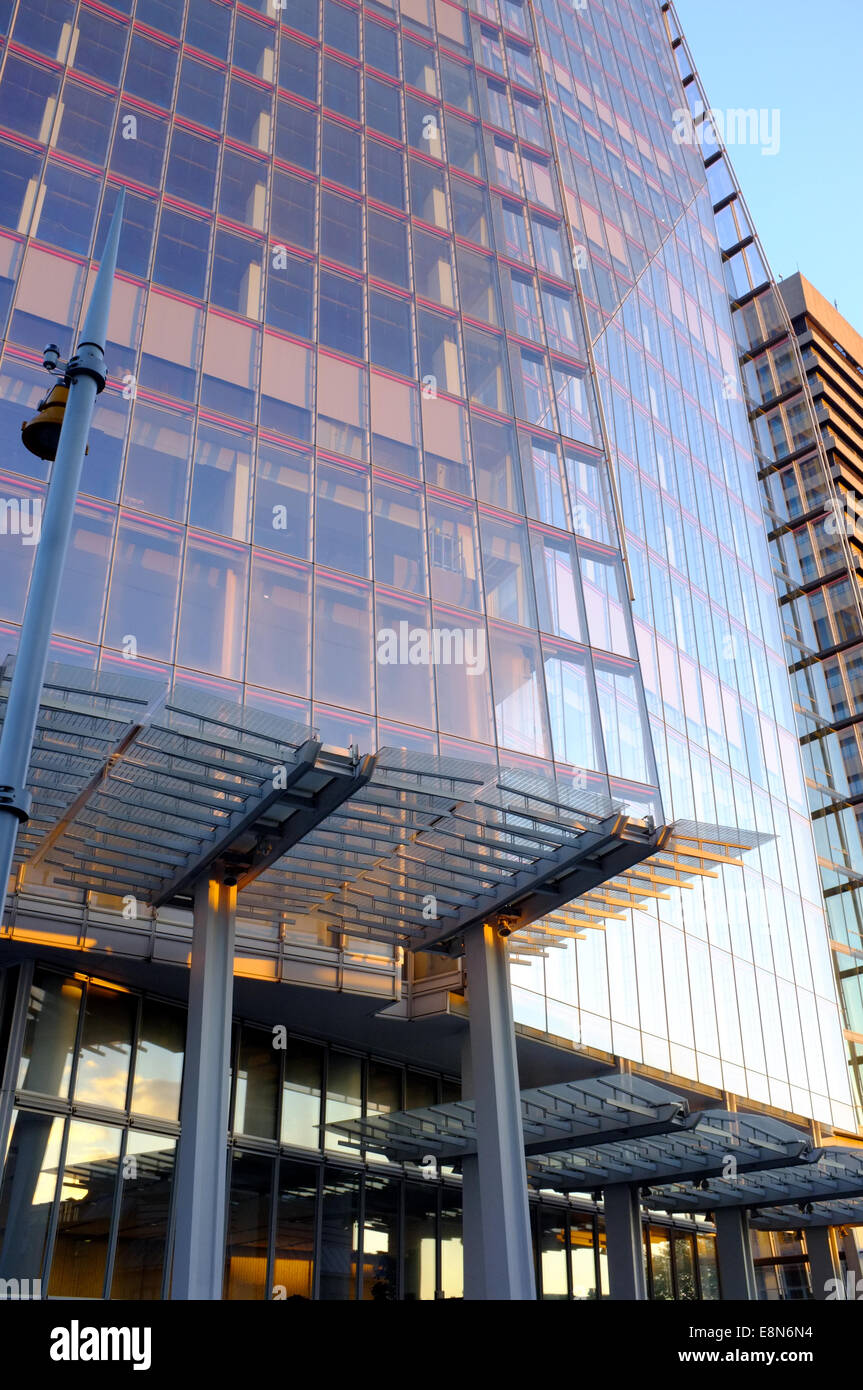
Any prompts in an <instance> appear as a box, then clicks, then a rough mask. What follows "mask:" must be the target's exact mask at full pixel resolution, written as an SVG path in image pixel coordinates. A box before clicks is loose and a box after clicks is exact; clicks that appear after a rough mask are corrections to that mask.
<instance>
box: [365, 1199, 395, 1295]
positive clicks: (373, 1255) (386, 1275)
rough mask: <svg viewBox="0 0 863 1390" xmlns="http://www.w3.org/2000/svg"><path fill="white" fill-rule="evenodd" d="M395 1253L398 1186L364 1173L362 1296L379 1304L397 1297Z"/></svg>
mask: <svg viewBox="0 0 863 1390" xmlns="http://www.w3.org/2000/svg"><path fill="white" fill-rule="evenodd" d="M398 1256H399V1185H398V1184H397V1183H395V1182H388V1181H387V1180H386V1179H385V1178H378V1177H373V1176H372V1175H371V1174H367V1176H366V1190H365V1214H364V1220H363V1271H362V1291H361V1294H360V1297H361V1298H363V1299H373V1300H374V1301H375V1302H380V1303H389V1302H393V1301H394V1300H395V1299H397V1298H398Z"/></svg>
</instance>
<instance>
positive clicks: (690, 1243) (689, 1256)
mask: <svg viewBox="0 0 863 1390" xmlns="http://www.w3.org/2000/svg"><path fill="white" fill-rule="evenodd" d="M674 1277H675V1281H676V1284H677V1297H678V1298H679V1299H683V1300H685V1301H686V1302H690V1301H693V1300H695V1299H697V1298H698V1282H697V1280H696V1277H695V1242H694V1238H693V1237H692V1236H690V1235H680V1234H679V1233H678V1232H675V1233H674Z"/></svg>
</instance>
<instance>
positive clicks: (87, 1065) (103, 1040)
mask: <svg viewBox="0 0 863 1390" xmlns="http://www.w3.org/2000/svg"><path fill="white" fill-rule="evenodd" d="M137 1012H138V1008H137V999H136V997H135V996H134V995H132V994H127V993H126V992H125V991H121V990H118V989H107V988H105V987H104V986H102V985H94V984H92V983H90V984H88V986H87V1006H86V1010H85V1013H84V1029H83V1033H82V1035H81V1047H80V1051H79V1053H78V1070H77V1073H76V1077H75V1099H76V1100H77V1101H88V1102H89V1103H90V1104H91V1105H110V1106H112V1107H113V1108H116V1109H118V1110H119V1109H123V1108H125V1105H126V1089H127V1085H128V1080H129V1062H130V1060H131V1056H132V1033H133V1030H134V1027H135V1019H136V1016H137Z"/></svg>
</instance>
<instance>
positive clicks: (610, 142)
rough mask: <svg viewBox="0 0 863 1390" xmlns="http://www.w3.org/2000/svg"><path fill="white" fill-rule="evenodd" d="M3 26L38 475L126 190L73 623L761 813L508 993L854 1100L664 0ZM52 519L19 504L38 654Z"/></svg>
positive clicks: (429, 746) (417, 0)
mask: <svg viewBox="0 0 863 1390" xmlns="http://www.w3.org/2000/svg"><path fill="white" fill-rule="evenodd" d="M0 26H2V28H3V29H5V31H6V35H7V42H6V44H5V46H4V48H3V50H2V64H3V65H2V69H0V189H2V193H0V272H2V275H3V277H4V278H3V279H2V280H0V290H2V295H3V296H4V297H3V298H2V299H0V306H2V312H3V314H4V315H5V317H4V319H3V331H4V332H5V340H4V341H5V346H4V347H3V355H2V358H0V428H2V430H3V432H4V433H3V438H4V439H8V440H10V441H12V442H11V444H10V447H9V449H8V451H7V452H6V454H5V455H4V467H5V468H6V469H7V472H6V473H5V474H4V476H3V479H2V481H0V493H2V492H3V490H4V489H5V493H6V495H7V496H8V497H9V498H10V499H13V500H16V499H17V501H18V505H19V509H20V507H21V506H22V505H23V504H24V503H25V502H26V503H28V504H32V503H33V502H34V501H37V500H38V499H39V498H41V497H42V496H43V495H44V490H45V484H46V480H47V473H48V470H47V466H45V465H41V464H39V463H38V462H37V461H36V460H34V459H33V457H32V456H31V455H28V454H27V453H26V452H25V451H24V450H23V448H22V447H21V446H20V445H18V444H17V443H15V441H16V440H17V432H18V430H19V429H20V424H21V420H22V418H24V417H25V416H26V415H27V414H28V412H29V411H30V410H31V409H32V407H33V405H34V404H35V402H36V401H37V400H38V398H39V396H40V394H41V392H42V391H43V390H44V386H45V381H46V378H45V375H44V373H43V372H42V370H41V368H40V366H39V363H40V361H41V355H40V354H41V348H42V346H43V344H44V343H45V342H46V341H48V340H51V339H54V340H56V341H57V342H58V343H59V345H60V346H61V349H62V350H63V351H64V352H65V351H68V350H69V348H70V347H71V345H72V343H73V341H74V335H75V329H76V325H77V324H78V322H79V320H80V315H81V310H82V305H83V303H84V300H85V296H86V292H87V287H88V285H89V283H90V282H91V279H92V264H91V258H92V257H93V256H96V257H98V254H99V252H100V250H101V246H102V244H103V241H104V237H105V233H106V226H107V222H108V219H109V217H110V214H111V211H112V209H113V206H114V203H115V201H116V196H117V192H118V189H119V188H120V187H121V186H122V187H125V188H126V192H127V204H126V207H127V211H126V219H125V225H124V231H123V238H122V243H121V252H120V262H121V274H120V277H119V279H118V283H117V288H116V293H115V299H114V306H113V312H112V320H111V328H110V337H111V345H110V352H109V357H110V362H111V367H112V372H111V379H110V382H109V386H108V389H107V390H106V391H105V392H104V393H103V394H102V395H101V396H100V397H99V403H98V409H97V417H96V424H95V430H94V434H93V437H92V439H91V444H90V452H89V455H88V458H87V460H86V467H85V476H84V483H83V494H82V497H81V500H80V502H79V506H78V509H77V516H76V529H75V537H74V540H73V546H72V551H71V554H70V558H69V565H68V572H67V579H66V583H65V585H64V590H63V596H62V599H61V604H60V609H59V612H58V617H57V636H56V641H55V649H56V653H55V654H56V655H58V656H59V657H61V658H62V659H65V660H67V661H73V662H75V663H77V664H79V665H85V666H86V665H91V666H92V665H97V664H98V665H100V666H102V667H103V668H105V669H112V668H118V669H119V668H122V669H123V670H124V671H128V670H129V669H130V668H131V669H133V670H134V672H135V673H136V674H139V675H140V674H150V675H152V676H153V677H154V678H155V679H167V678H168V675H169V673H170V672H171V671H172V670H174V669H177V670H182V673H183V676H184V678H191V679H192V680H195V681H197V682H199V683H200V684H202V685H204V686H207V687H208V688H211V689H216V690H219V691H225V692H227V693H229V694H230V695H231V696H232V697H233V698H245V699H246V700H247V701H250V702H253V703H255V704H258V705H262V706H265V707H267V708H270V709H276V710H280V711H285V712H287V713H289V714H293V715H297V716H298V717H300V718H302V719H308V720H310V722H312V723H313V724H315V725H316V726H317V727H318V728H319V729H320V731H321V733H322V736H323V737H324V738H325V739H327V740H330V741H333V742H337V743H340V744H347V743H349V742H356V743H357V744H359V745H360V746H361V747H362V748H363V749H364V750H365V749H370V748H372V747H374V746H375V745H376V744H386V743H388V744H396V745H401V746H405V747H409V748H412V749H419V750H426V751H428V752H431V753H435V752H440V753H443V754H465V755H467V756H469V757H471V758H479V759H487V760H489V761H494V760H496V759H498V757H499V758H501V759H502V760H504V761H506V762H508V763H513V762H515V763H517V764H520V765H522V766H526V767H530V768H535V769H538V770H540V771H544V772H548V771H553V772H555V773H556V774H557V775H558V776H559V777H560V778H562V779H564V780H567V781H569V782H571V783H573V784H574V785H576V786H579V787H583V788H585V789H586V790H587V791H589V790H590V789H591V788H592V787H599V788H601V789H604V788H609V789H610V790H611V792H612V793H613V795H614V797H615V798H616V799H617V800H618V801H619V802H620V803H621V804H623V805H627V806H630V807H632V808H634V809H636V811H637V813H643V812H650V813H651V814H653V815H654V816H656V817H657V818H660V817H667V818H671V817H688V818H694V819H698V820H701V821H703V822H706V823H718V824H720V825H721V824H726V825H739V826H742V827H744V828H746V829H755V830H759V831H763V832H765V833H766V834H768V835H770V836H772V837H773V838H772V839H771V840H770V842H769V843H768V844H767V845H766V846H765V847H764V848H763V849H762V850H761V851H759V852H757V853H755V854H752V855H750V856H749V857H748V860H747V863H746V865H745V867H743V868H740V869H737V868H734V869H723V870H722V871H721V872H720V873H719V874H718V876H717V877H716V878H715V879H714V878H711V877H709V876H707V875H702V876H700V877H699V878H698V879H697V881H696V883H695V885H694V886H693V887H692V888H691V889H688V890H686V891H685V892H680V891H678V890H677V889H675V890H674V892H673V893H670V894H669V896H668V899H667V900H662V899H661V900H660V901H659V903H658V904H657V907H656V909H655V910H653V911H645V912H638V913H631V912H628V911H625V910H624V911H621V914H620V917H619V918H618V919H616V920H613V921H612V922H611V923H610V924H609V930H608V931H607V932H606V933H605V934H603V933H601V932H590V933H588V938H587V939H586V940H584V941H580V942H578V943H577V944H575V943H569V944H568V946H567V947H566V948H565V949H564V950H562V951H555V952H554V953H552V956H551V957H550V958H549V959H548V960H543V959H538V960H536V961H535V962H534V963H532V964H531V965H529V966H520V967H519V968H518V972H517V974H516V976H515V979H516V984H517V987H516V1005H517V1012H518V1017H519V1018H520V1019H521V1020H522V1021H524V1022H526V1023H529V1024H532V1025H533V1026H536V1027H538V1028H540V1029H542V1030H546V1031H549V1032H552V1033H555V1034H557V1035H560V1036H563V1037H566V1038H568V1039H576V1040H581V1041H582V1042H584V1043H586V1044H588V1045H591V1046H596V1047H599V1048H602V1049H604V1050H607V1051H610V1052H614V1053H617V1054H618V1055H621V1056H625V1057H630V1058H633V1059H636V1060H640V1061H644V1062H645V1063H647V1064H648V1065H651V1066H654V1067H657V1068H659V1069H661V1070H664V1071H672V1072H674V1073H676V1074H679V1075H681V1076H684V1077H693V1078H698V1079H699V1080H701V1081H703V1082H706V1083H708V1084H710V1085H713V1086H716V1087H722V1088H725V1089H728V1090H731V1091H733V1092H736V1093H738V1094H741V1095H744V1096H750V1097H751V1098H753V1099H755V1100H758V1101H764V1102H768V1103H771V1104H773V1105H776V1106H779V1107H782V1108H786V1109H793V1110H796V1111H799V1112H801V1113H804V1114H813V1115H815V1116H817V1117H819V1118H822V1119H825V1120H830V1119H834V1120H840V1121H842V1120H845V1119H848V1117H849V1116H850V1114H851V1112H850V1106H849V1103H848V1102H849V1091H848V1084H847V1076H846V1067H845V1062H844V1058H843V1055H842V1040H841V1031H840V1025H839V1018H838V1012H837V1008H836V1002H835V992H834V984H833V979H832V975H831V971H830V962H829V957H828V954H827V951H826V948H825V945H824V919H823V913H822V910H821V907H820V888H819V883H818V873H817V865H816V860H815V854H814V849H813V844H812V836H811V830H810V826H809V822H808V818H807V814H806V804H805V795H804V790H803V782H802V774H801V765H800V757H799V750H798V747H797V743H796V735H795V730H794V721H793V711H792V707H791V695H790V690H789V686H788V680H787V674H786V670H785V666H784V659H783V654H782V637H781V631H780V628H779V621H778V617H777V611H776V599H775V591H774V589H773V585H772V579H771V573H770V565H769V559H768V555H767V548H766V541H765V537H764V529H763V520H762V516H761V511H760V499H759V497H758V493H757V487H756V475H755V470H754V464H753V458H752V444H751V437H750V435H749V432H748V423H747V420H746V412H745V409H744V407H743V403H742V399H736V398H735V394H734V391H733V390H732V389H731V388H732V387H733V385H734V383H735V382H736V381H738V380H739V377H738V368H737V358H736V353H735V351H734V348H733V342H734V333H733V328H732V324H731V319H730V311H729V307H728V299H727V292H726V287H725V284H724V281H723V271H722V264H721V256H720V247H719V242H718V239H717V231H716V225H715V222H714V218H713V204H712V200H711V196H710V193H709V191H708V188H707V176H706V174H705V171H704V167H703V161H702V160H701V157H700V153H699V151H698V150H697V149H693V148H689V147H687V146H686V145H680V144H677V143H675V141H674V139H673V113H674V110H675V108H676V107H678V106H680V105H682V104H683V103H684V101H685V98H684V97H683V94H682V88H681V86H680V79H679V76H678V74H677V72H676V70H675V66H674V62H673V58H672V56H671V53H670V49H669V45H668V39H667V35H666V32H665V29H664V25H663V20H662V14H661V9H660V6H659V4H658V3H656V0H595V3H594V0H592V3H591V4H590V5H589V6H586V7H585V6H583V5H581V4H578V3H569V0H471V4H470V5H469V6H467V5H462V4H459V3H455V2H454V0H399V2H398V3H396V0H388V3H377V0H365V3H364V4H363V5H362V6H360V5H359V4H357V3H354V0H290V3H289V4H288V5H286V6H284V7H283V6H282V5H280V4H278V3H276V0H255V3H250V4H248V5H245V4H232V3H228V2H227V0H172V2H171V3H167V0H113V3H110V4H107V5H106V4H103V3H98V4H97V3H95V0H92V3H91V0H50V3H49V0H14V3H10V0H0ZM611 465H613V467H612V466H611ZM26 539H27V538H26V537H25V536H23V535H21V534H13V533H12V532H11V531H9V530H8V529H7V532H6V533H4V534H2V535H0V552H2V559H0V562H2V564H3V566H4V575H5V576H7V581H6V583H5V584H4V587H3V591H2V594H0V620H2V621H3V627H2V633H0V636H2V645H5V646H7V647H8V648H10V649H11V648H14V646H15V643H16V640H17V624H19V623H20V620H21V615H22V613H23V607H24V603H25V601H26V594H27V586H28V582H29V574H30V571H31V568H32V560H33V551H34V547H33V546H32V545H29V544H25V543H24V542H25V540H26ZM630 592H631V593H632V594H633V595H634V606H633V605H631V604H630V599H629V594H630ZM417 633H419V634H426V638H427V644H430V645H431V647H432V649H433V650H434V646H435V641H434V640H433V639H435V634H437V638H436V641H437V644H438V646H437V650H438V654H439V655H440V656H441V659H440V660H434V659H431V658H428V657H423V656H422V653H421V647H422V644H421V642H420V643H419V645H417V644H416V643H415V641H414V638H415V634H417ZM3 634H5V635H3ZM412 644H413V645H412ZM441 644H443V645H441ZM444 647H445V651H444ZM454 650H456V651H458V652H460V657H459V658H458V659H455V660H454V659H452V654H453V651H454ZM412 651H413V653H414V657H416V658H417V659H414V657H412V655H411V652H412ZM447 657H449V659H447ZM658 785H661V789H662V796H661V798H660V796H659V793H658V791H657V786H658ZM780 865H782V873H781V875H780ZM768 904H769V905H770V906H769V910H768Z"/></svg>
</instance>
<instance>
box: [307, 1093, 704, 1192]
mask: <svg viewBox="0 0 863 1390" xmlns="http://www.w3.org/2000/svg"><path fill="white" fill-rule="evenodd" d="M686 1112H687V1107H686V1102H685V1100H683V1098H682V1097H681V1096H678V1095H676V1094H675V1093H673V1092H671V1091H666V1090H665V1089H664V1088H663V1087H661V1086H657V1085H655V1084H654V1083H653V1082H652V1081H647V1080H645V1079H644V1078H643V1077H640V1076H632V1075H630V1074H628V1073H621V1074H620V1075H612V1076H602V1077H594V1078H592V1079H591V1080H589V1081H568V1082H563V1083H561V1084H557V1085H553V1086H541V1087H538V1088H535V1089H533V1090H527V1091H522V1092H521V1119H522V1129H523V1133H524V1148H525V1154H526V1155H527V1158H528V1170H529V1171H530V1168H531V1166H532V1164H531V1160H532V1158H533V1156H534V1155H537V1154H542V1153H546V1152H556V1151H558V1150H562V1149H565V1148H570V1147H571V1148H576V1147H578V1146H579V1145H581V1144H586V1143H593V1144H599V1143H613V1142H614V1141H616V1140H618V1139H619V1138H620V1136H621V1134H622V1133H626V1132H630V1133H632V1134H644V1133H651V1134H660V1133H665V1132H667V1131H668V1130H670V1129H674V1128H676V1127H677V1126H679V1125H680V1124H682V1123H683V1122H684V1120H685V1117H686ZM328 1128H329V1129H334V1130H337V1131H338V1132H339V1133H340V1134H343V1135H344V1136H345V1141H344V1142H345V1146H346V1147H350V1148H357V1149H363V1148H365V1149H373V1150H375V1151H376V1152H378V1153H382V1154H384V1155H385V1156H386V1157H387V1158H389V1159H391V1160H392V1161H393V1162H401V1163H404V1162H416V1161H417V1158H418V1156H419V1158H422V1156H423V1155H425V1154H432V1155H434V1156H435V1157H436V1158H437V1159H438V1160H439V1161H441V1162H444V1163H451V1162H457V1161H458V1160H459V1159H462V1158H466V1157H468V1156H470V1155H471V1154H474V1153H476V1108H475V1106H474V1103H473V1101H472V1100H463V1101H451V1102H450V1103H449V1104H447V1105H431V1106H426V1107H425V1108H423V1109H421V1110H407V1111H399V1112H398V1113H395V1114H386V1115H367V1116H366V1117H365V1118H364V1119H357V1120H341V1121H337V1122H336V1123H331V1124H330V1125H329V1126H328Z"/></svg>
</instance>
